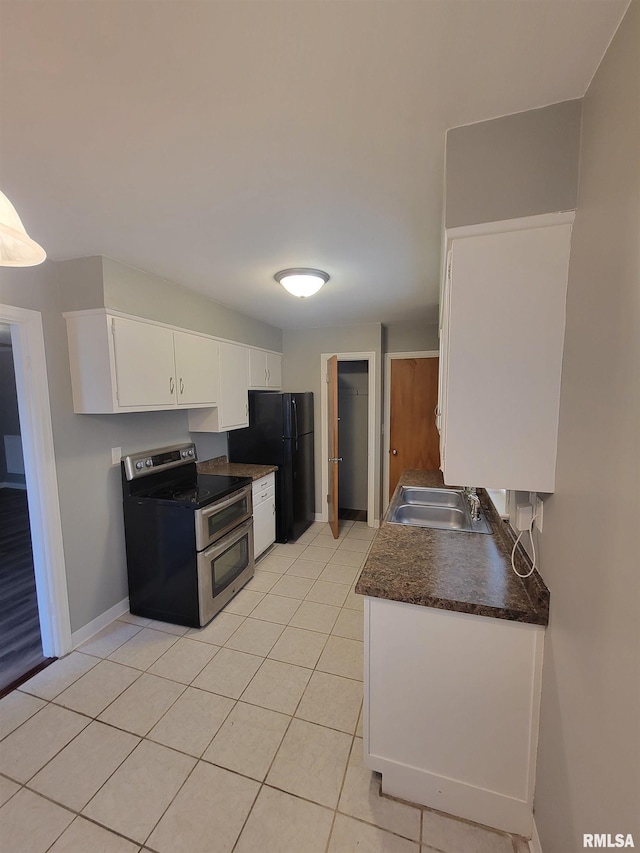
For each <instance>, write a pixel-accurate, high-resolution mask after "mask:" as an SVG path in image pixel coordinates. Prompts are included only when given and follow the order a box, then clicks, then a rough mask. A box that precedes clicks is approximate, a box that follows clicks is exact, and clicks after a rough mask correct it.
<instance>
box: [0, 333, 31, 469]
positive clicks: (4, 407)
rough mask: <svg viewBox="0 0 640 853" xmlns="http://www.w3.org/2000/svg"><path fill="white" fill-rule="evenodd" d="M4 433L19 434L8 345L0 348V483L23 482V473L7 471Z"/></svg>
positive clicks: (14, 384) (15, 395)
mask: <svg viewBox="0 0 640 853" xmlns="http://www.w3.org/2000/svg"><path fill="white" fill-rule="evenodd" d="M5 435H20V416H19V414H18V396H17V393H16V374H15V369H14V366H13V351H12V350H11V347H10V346H9V347H2V348H1V349H0V483H21V484H24V481H25V480H24V474H14V473H11V474H10V473H8V471H7V460H6V457H5V451H4V436H5Z"/></svg>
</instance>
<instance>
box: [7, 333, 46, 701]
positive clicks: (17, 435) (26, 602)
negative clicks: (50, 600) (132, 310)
mask: <svg viewBox="0 0 640 853" xmlns="http://www.w3.org/2000/svg"><path fill="white" fill-rule="evenodd" d="M46 660H47V658H45V656H44V654H43V652H42V639H41V634H40V616H39V613H38V600H37V595H36V580H35V572H34V567H33V551H32V545H31V526H30V523H29V507H28V504H27V485H26V478H25V474H24V457H23V453H22V436H21V430H20V416H19V412H18V392H17V387H16V374H15V366H14V360H13V347H12V344H11V327H10V326H9V324H8V323H0V693H2V691H3V690H6V689H7V688H8V687H9V685H11V684H13V683H14V682H17V681H19V680H20V679H21V678H22V677H24V676H26V675H27V674H29V673H31V672H32V671H34V670H36V669H37V668H39V667H40V666H41V665H42V664H43V663H44V662H45V661H46Z"/></svg>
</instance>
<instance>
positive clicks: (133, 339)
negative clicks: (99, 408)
mask: <svg viewBox="0 0 640 853" xmlns="http://www.w3.org/2000/svg"><path fill="white" fill-rule="evenodd" d="M111 322H112V333H113V355H114V361H115V378H116V403H117V405H118V407H119V408H125V409H133V408H135V409H140V408H146V407H148V406H173V405H175V403H176V380H175V366H174V355H173V332H172V331H171V329H165V328H164V327H163V326H151V325H148V324H147V323H138V322H137V321H135V320H125V319H124V318H122V317H113V318H112V321H111Z"/></svg>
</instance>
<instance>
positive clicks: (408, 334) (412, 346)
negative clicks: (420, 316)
mask: <svg viewBox="0 0 640 853" xmlns="http://www.w3.org/2000/svg"><path fill="white" fill-rule="evenodd" d="M382 335H383V337H382V349H383V352H428V351H429V350H437V349H438V347H439V340H438V325H437V324H435V325H433V324H431V325H427V324H426V323H390V324H389V325H388V326H383V327H382Z"/></svg>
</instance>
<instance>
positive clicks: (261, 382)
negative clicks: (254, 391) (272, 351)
mask: <svg viewBox="0 0 640 853" xmlns="http://www.w3.org/2000/svg"><path fill="white" fill-rule="evenodd" d="M249 387H250V388H266V387H267V359H266V353H264V352H262V350H259V349H250V350H249Z"/></svg>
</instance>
